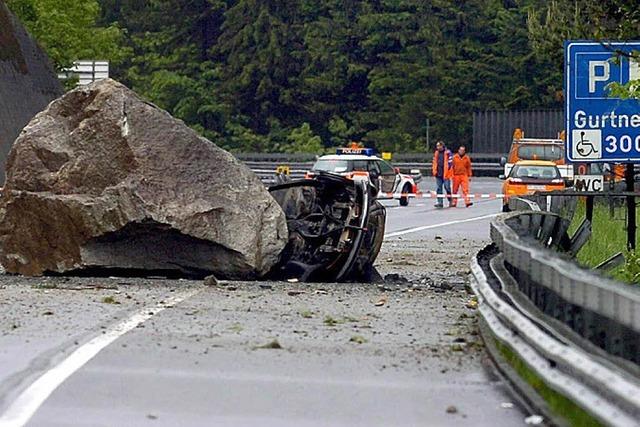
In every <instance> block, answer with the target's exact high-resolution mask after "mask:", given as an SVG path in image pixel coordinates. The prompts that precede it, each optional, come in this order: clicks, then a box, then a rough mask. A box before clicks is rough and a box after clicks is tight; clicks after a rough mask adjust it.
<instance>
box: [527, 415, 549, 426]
mask: <svg viewBox="0 0 640 427" xmlns="http://www.w3.org/2000/svg"><path fill="white" fill-rule="evenodd" d="M543 422H544V418H543V417H542V416H540V415H531V416H529V417H527V418H525V419H524V423H525V424H526V425H529V426H537V425H540V424H542V423H543Z"/></svg>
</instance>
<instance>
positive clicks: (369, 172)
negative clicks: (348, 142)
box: [307, 148, 418, 206]
mask: <svg viewBox="0 0 640 427" xmlns="http://www.w3.org/2000/svg"><path fill="white" fill-rule="evenodd" d="M315 172H329V173H333V174H337V175H341V176H346V177H349V178H353V179H357V178H358V177H360V178H364V179H368V180H370V181H371V182H372V183H373V184H374V186H375V187H376V188H377V189H378V196H377V198H378V199H395V200H398V201H399V202H400V206H407V205H408V204H409V196H408V195H409V194H416V193H417V192H418V187H417V185H416V183H415V180H414V179H413V177H411V176H410V175H405V174H402V173H400V170H399V169H398V168H394V167H393V166H391V164H390V163H388V162H386V161H385V160H383V159H381V158H379V157H377V156H375V152H374V150H373V149H372V148H338V149H337V151H336V154H332V155H326V156H322V157H320V158H319V159H318V160H317V161H316V163H315V164H314V165H313V168H312V169H311V171H310V172H308V173H307V178H313V176H314V173H315Z"/></svg>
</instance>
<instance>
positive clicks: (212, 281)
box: [204, 274, 218, 286]
mask: <svg viewBox="0 0 640 427" xmlns="http://www.w3.org/2000/svg"><path fill="white" fill-rule="evenodd" d="M204 285H205V286H218V279H216V276H214V275H213V274H210V275H209V276H207V277H205V278H204Z"/></svg>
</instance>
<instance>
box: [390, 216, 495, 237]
mask: <svg viewBox="0 0 640 427" xmlns="http://www.w3.org/2000/svg"><path fill="white" fill-rule="evenodd" d="M498 215H499V214H491V215H484V216H476V217H473V218H467V219H460V220H456V221H449V222H443V223H440V224H432V225H423V226H420V227H415V228H409V229H408V230H402V231H396V232H393V233H387V234H385V235H384V237H385V239H386V238H389V237H397V236H404V235H405V234H410V233H417V232H418V231H424V230H430V229H432V228H438V227H446V226H447V225H455V224H462V223H465V222H473V221H481V220H483V219H489V218H493V217H495V216H498Z"/></svg>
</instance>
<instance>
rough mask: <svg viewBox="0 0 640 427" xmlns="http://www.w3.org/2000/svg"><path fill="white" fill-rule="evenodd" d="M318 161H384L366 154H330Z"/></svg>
mask: <svg viewBox="0 0 640 427" xmlns="http://www.w3.org/2000/svg"><path fill="white" fill-rule="evenodd" d="M318 160H382V159H381V158H380V157H377V156H365V155H364V154H328V155H326V156H322V157H320V158H319V159H318Z"/></svg>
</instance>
